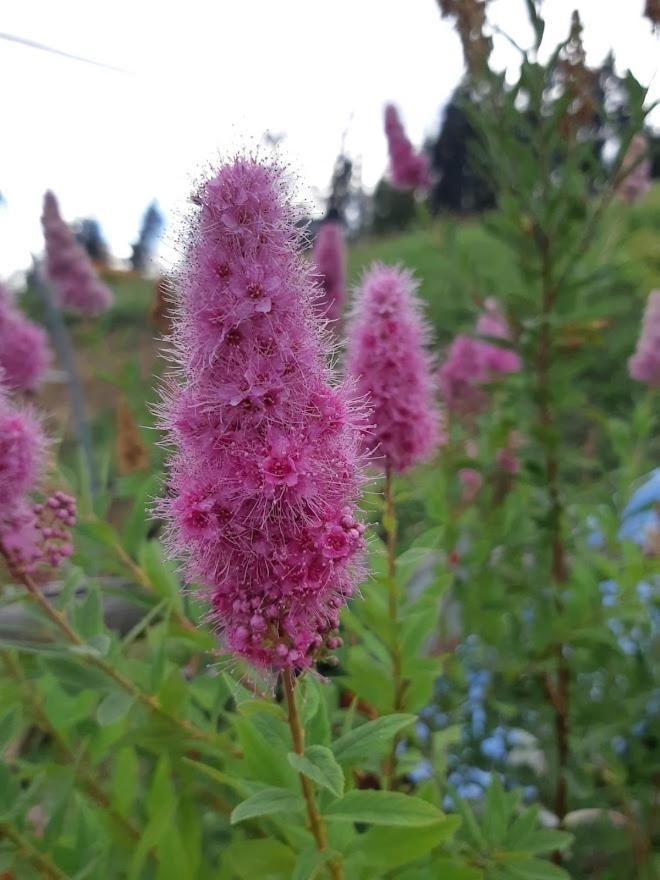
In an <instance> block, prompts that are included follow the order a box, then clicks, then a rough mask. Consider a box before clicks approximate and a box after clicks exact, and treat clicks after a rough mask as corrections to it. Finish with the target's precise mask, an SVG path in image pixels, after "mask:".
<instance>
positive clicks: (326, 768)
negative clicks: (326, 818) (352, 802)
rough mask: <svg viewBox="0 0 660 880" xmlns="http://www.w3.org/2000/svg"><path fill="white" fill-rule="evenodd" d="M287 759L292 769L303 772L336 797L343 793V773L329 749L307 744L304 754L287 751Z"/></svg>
mask: <svg viewBox="0 0 660 880" xmlns="http://www.w3.org/2000/svg"><path fill="white" fill-rule="evenodd" d="M288 759H289V764H291V766H292V767H293V768H294V770H297V771H298V772H299V773H304V774H305V776H308V777H309V778H310V779H312V780H313V781H314V782H316V783H317V785H320V786H321V787H322V788H327V789H328V791H331V792H332V793H333V794H334V795H335V796H336V797H341V796H342V795H343V793H344V773H343V771H342V769H341V767H340V766H339V764H338V763H337V761H336V759H335V756H334V755H333V754H332V752H331V751H330V749H328V748H326V747H325V746H309V747H308V748H306V749H305V754H304V755H298V754H296V753H295V752H289V755H288Z"/></svg>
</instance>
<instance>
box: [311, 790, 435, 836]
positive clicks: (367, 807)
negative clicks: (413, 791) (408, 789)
mask: <svg viewBox="0 0 660 880" xmlns="http://www.w3.org/2000/svg"><path fill="white" fill-rule="evenodd" d="M324 816H325V818H326V819H327V820H328V821H329V822H366V823H369V824H371V825H394V826H399V827H415V826H420V825H435V824H437V823H440V822H443V821H445V818H446V817H445V814H444V813H443V812H442V811H441V810H439V809H438V808H437V807H436V806H434V805H433V804H430V803H429V802H428V801H423V800H421V799H420V798H417V797H413V796H411V795H406V794H402V793H401V792H398V791H374V790H368V789H365V790H355V791H349V792H348V794H346V795H345V796H344V797H343V798H342V799H341V800H337V801H334V802H333V803H332V804H330V806H329V807H328V808H327V809H326V810H324Z"/></svg>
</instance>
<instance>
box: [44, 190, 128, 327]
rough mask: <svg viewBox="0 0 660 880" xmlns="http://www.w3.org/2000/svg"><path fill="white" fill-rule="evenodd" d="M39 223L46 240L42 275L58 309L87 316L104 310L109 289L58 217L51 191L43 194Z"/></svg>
mask: <svg viewBox="0 0 660 880" xmlns="http://www.w3.org/2000/svg"><path fill="white" fill-rule="evenodd" d="M41 224H42V227H43V231H44V240H45V243H46V274H47V275H48V278H49V279H50V281H51V282H52V284H53V287H54V288H55V290H56V292H57V295H58V297H59V303H60V305H61V306H62V308H66V309H72V310H73V311H76V312H80V313H81V314H83V315H88V316H92V315H97V314H99V313H100V312H104V311H106V309H108V308H109V307H110V305H111V303H112V292H111V291H110V288H109V287H107V286H106V285H105V284H104V283H103V282H102V281H101V280H100V278H99V277H98V275H97V274H96V270H95V269H94V267H93V265H92V263H91V260H90V259H89V257H88V256H87V253H86V251H85V249H84V248H83V247H82V245H80V244H79V243H78V242H77V241H76V239H75V237H74V235H73V233H72V232H71V230H70V229H69V227H68V226H67V225H66V223H65V222H64V220H63V219H62V217H61V216H60V211H59V206H58V204H57V199H56V198H55V196H54V195H53V193H51V192H47V193H46V195H45V197H44V210H43V214H42V217H41Z"/></svg>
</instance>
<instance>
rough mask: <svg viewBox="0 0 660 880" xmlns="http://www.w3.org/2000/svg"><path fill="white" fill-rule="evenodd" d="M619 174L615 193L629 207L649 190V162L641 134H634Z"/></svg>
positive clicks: (646, 145) (645, 144)
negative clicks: (619, 177) (619, 178)
mask: <svg viewBox="0 0 660 880" xmlns="http://www.w3.org/2000/svg"><path fill="white" fill-rule="evenodd" d="M621 174H622V175H623V176H622V178H621V180H620V182H619V184H618V186H617V192H618V193H619V195H620V196H621V198H622V199H623V200H624V201H625V202H628V204H629V205H632V204H633V203H634V202H638V201H639V200H640V199H641V198H642V196H643V195H645V194H646V193H647V192H648V191H649V189H650V188H651V160H650V159H649V156H648V144H647V142H646V138H645V137H644V135H643V134H636V135H635V136H634V138H633V139H632V140H631V142H630V146H629V147H628V150H627V151H626V155H625V156H624V159H623V162H622V164H621Z"/></svg>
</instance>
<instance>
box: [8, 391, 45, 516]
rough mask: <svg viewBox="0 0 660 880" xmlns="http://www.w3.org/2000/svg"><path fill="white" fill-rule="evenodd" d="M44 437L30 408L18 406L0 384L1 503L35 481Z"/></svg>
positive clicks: (23, 491)
mask: <svg viewBox="0 0 660 880" xmlns="http://www.w3.org/2000/svg"><path fill="white" fill-rule="evenodd" d="M45 446H46V441H45V438H44V435H43V432H42V430H41V425H40V424H39V422H38V421H37V419H36V418H35V416H34V415H33V414H32V412H31V411H30V410H27V409H18V408H17V407H15V406H14V405H13V404H12V403H11V402H10V400H9V397H8V395H7V393H6V391H5V390H4V389H3V387H2V385H0V505H3V506H6V505H9V504H13V503H14V502H15V501H16V500H18V499H19V498H20V497H21V496H22V495H24V494H25V493H26V492H27V491H29V490H30V489H32V488H33V487H34V485H35V484H36V482H37V480H38V478H39V476H40V474H41V472H42V470H43V464H44V450H45Z"/></svg>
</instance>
